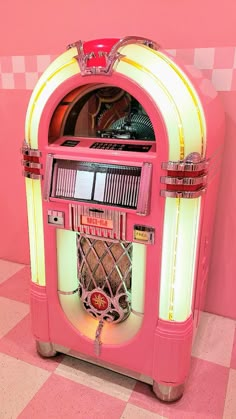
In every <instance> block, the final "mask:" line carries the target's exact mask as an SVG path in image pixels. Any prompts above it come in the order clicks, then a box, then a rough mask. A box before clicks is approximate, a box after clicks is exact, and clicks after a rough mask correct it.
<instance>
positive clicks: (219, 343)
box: [192, 313, 235, 367]
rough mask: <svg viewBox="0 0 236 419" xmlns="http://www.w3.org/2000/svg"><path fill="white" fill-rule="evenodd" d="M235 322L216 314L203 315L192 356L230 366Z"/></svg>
mask: <svg viewBox="0 0 236 419" xmlns="http://www.w3.org/2000/svg"><path fill="white" fill-rule="evenodd" d="M234 332H235V321H234V320H231V319H227V318H225V317H220V316H216V315H214V314H209V313H202V314H201V320H200V324H199V327H198V332H197V336H196V339H195V342H194V345H193V350H192V355H193V356H195V357H197V358H201V359H204V360H205V361H210V362H215V363H216V364H219V365H223V366H225V367H229V366H230V361H231V353H232V347H233V339H234Z"/></svg>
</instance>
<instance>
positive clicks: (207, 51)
mask: <svg viewBox="0 0 236 419" xmlns="http://www.w3.org/2000/svg"><path fill="white" fill-rule="evenodd" d="M214 57H215V48H195V50H194V65H195V66H196V67H197V68H200V69H202V70H203V69H212V68H213V66H214Z"/></svg>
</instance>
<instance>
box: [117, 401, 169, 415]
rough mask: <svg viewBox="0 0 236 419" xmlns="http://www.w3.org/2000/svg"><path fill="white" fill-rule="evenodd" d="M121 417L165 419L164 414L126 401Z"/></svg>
mask: <svg viewBox="0 0 236 419" xmlns="http://www.w3.org/2000/svg"><path fill="white" fill-rule="evenodd" d="M121 419H167V418H166V417H165V416H162V415H158V414H157V413H153V412H150V411H149V410H146V409H142V408H141V407H137V406H134V405H133V404H130V403H127V405H126V408H125V410H124V412H123V414H122V416H121Z"/></svg>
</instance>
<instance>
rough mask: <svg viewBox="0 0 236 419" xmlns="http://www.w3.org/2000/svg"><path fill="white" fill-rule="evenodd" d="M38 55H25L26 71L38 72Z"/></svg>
mask: <svg viewBox="0 0 236 419" xmlns="http://www.w3.org/2000/svg"><path fill="white" fill-rule="evenodd" d="M37 67H38V66H37V55H26V56H25V71H26V72H27V73H30V72H37V71H38V68H37Z"/></svg>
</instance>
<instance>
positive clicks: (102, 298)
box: [90, 291, 108, 311]
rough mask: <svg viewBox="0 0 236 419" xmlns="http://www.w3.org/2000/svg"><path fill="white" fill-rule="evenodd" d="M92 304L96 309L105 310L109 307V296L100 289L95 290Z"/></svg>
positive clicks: (91, 299) (91, 298)
mask: <svg viewBox="0 0 236 419" xmlns="http://www.w3.org/2000/svg"><path fill="white" fill-rule="evenodd" d="M90 301H91V304H92V306H93V307H94V308H96V310H99V311H104V310H106V309H107V307H108V298H107V297H106V295H105V294H103V293H102V292H100V291H94V292H92V294H91V297H90Z"/></svg>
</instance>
